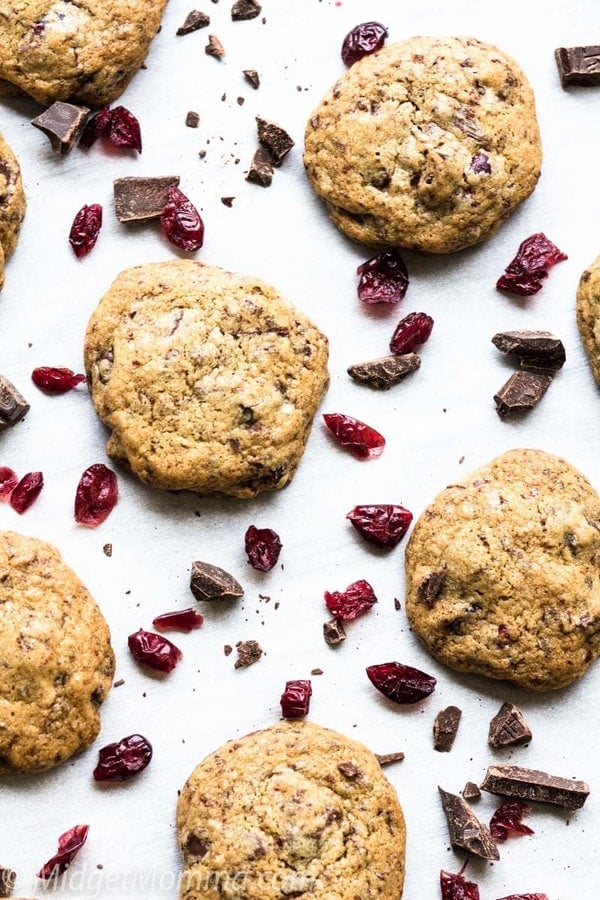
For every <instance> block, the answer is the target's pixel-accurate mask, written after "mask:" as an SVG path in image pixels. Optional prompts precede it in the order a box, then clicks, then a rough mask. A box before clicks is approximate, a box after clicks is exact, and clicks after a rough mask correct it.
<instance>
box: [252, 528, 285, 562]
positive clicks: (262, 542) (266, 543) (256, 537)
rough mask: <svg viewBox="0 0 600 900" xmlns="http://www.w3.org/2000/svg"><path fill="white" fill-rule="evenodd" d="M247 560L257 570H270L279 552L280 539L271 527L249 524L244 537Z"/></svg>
mask: <svg viewBox="0 0 600 900" xmlns="http://www.w3.org/2000/svg"><path fill="white" fill-rule="evenodd" d="M244 543H245V547H246V553H247V554H248V562H249V563H250V565H251V566H252V568H253V569H257V570H258V571H259V572H270V571H271V569H272V568H273V566H274V565H275V563H276V562H277V560H278V559H279V554H280V553H281V547H282V544H281V541H280V540H279V535H278V534H277V532H275V531H273V530H272V529H271V528H256V526H255V525H250V527H249V528H248V530H247V531H246V534H245V537H244Z"/></svg>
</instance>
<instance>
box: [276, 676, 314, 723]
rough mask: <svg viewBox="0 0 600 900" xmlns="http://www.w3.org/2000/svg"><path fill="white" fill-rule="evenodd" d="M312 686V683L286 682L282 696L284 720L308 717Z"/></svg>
mask: <svg viewBox="0 0 600 900" xmlns="http://www.w3.org/2000/svg"><path fill="white" fill-rule="evenodd" d="M311 694H312V686H311V683H310V681H301V680H299V681H286V683H285V691H284V692H283V694H282V695H281V701H280V702H281V715H282V716H283V718H284V719H303V718H304V716H306V715H308V710H309V707H310V698H311Z"/></svg>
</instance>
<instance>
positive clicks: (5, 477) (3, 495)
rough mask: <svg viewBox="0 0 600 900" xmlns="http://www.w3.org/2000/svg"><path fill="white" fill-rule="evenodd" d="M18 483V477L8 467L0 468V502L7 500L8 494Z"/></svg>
mask: <svg viewBox="0 0 600 900" xmlns="http://www.w3.org/2000/svg"><path fill="white" fill-rule="evenodd" d="M18 483H19V476H18V475H17V473H16V472H14V471H13V470H12V469H9V467H8V466H0V500H8V496H9V494H11V493H12V491H13V490H14V488H16V486H17V485H18Z"/></svg>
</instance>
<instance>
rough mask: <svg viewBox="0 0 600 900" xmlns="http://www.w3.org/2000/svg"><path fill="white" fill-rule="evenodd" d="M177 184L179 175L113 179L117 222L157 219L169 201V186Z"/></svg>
mask: <svg viewBox="0 0 600 900" xmlns="http://www.w3.org/2000/svg"><path fill="white" fill-rule="evenodd" d="M178 184H179V175H165V176H161V177H158V178H146V177H144V176H142V177H137V176H128V177H127V178H115V180H114V181H113V194H114V198H115V213H116V216H117V219H118V220H119V222H145V221H146V220H147V219H157V218H158V217H159V216H160V215H161V214H162V211H163V209H164V208H165V205H166V203H167V201H168V199H169V188H170V187H171V185H175V186H177V185H178Z"/></svg>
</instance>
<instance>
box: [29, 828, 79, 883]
mask: <svg viewBox="0 0 600 900" xmlns="http://www.w3.org/2000/svg"><path fill="white" fill-rule="evenodd" d="M89 830H90V826H89V825H74V826H73V828H69V830H68V831H65V833H64V834H61V836H60V837H59V839H58V852H57V853H56V854H55V855H54V856H53V857H52V858H51V859H49V860H48V862H47V863H46V864H45V865H43V866H42V868H41V869H40V871H39V872H38V873H37V877H38V878H41V879H42V880H44V881H47V880H48V879H50V878H55V877H56V876H57V875H62V873H63V872H65V871H66V870H67V869H68V868H69V866H70V865H71V862H72V861H73V859H74V858H75V856H76V855H77V854H78V853H79V851H80V850H81V848H82V847H83V845H84V844H85V842H86V840H87V836H88V831H89Z"/></svg>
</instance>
